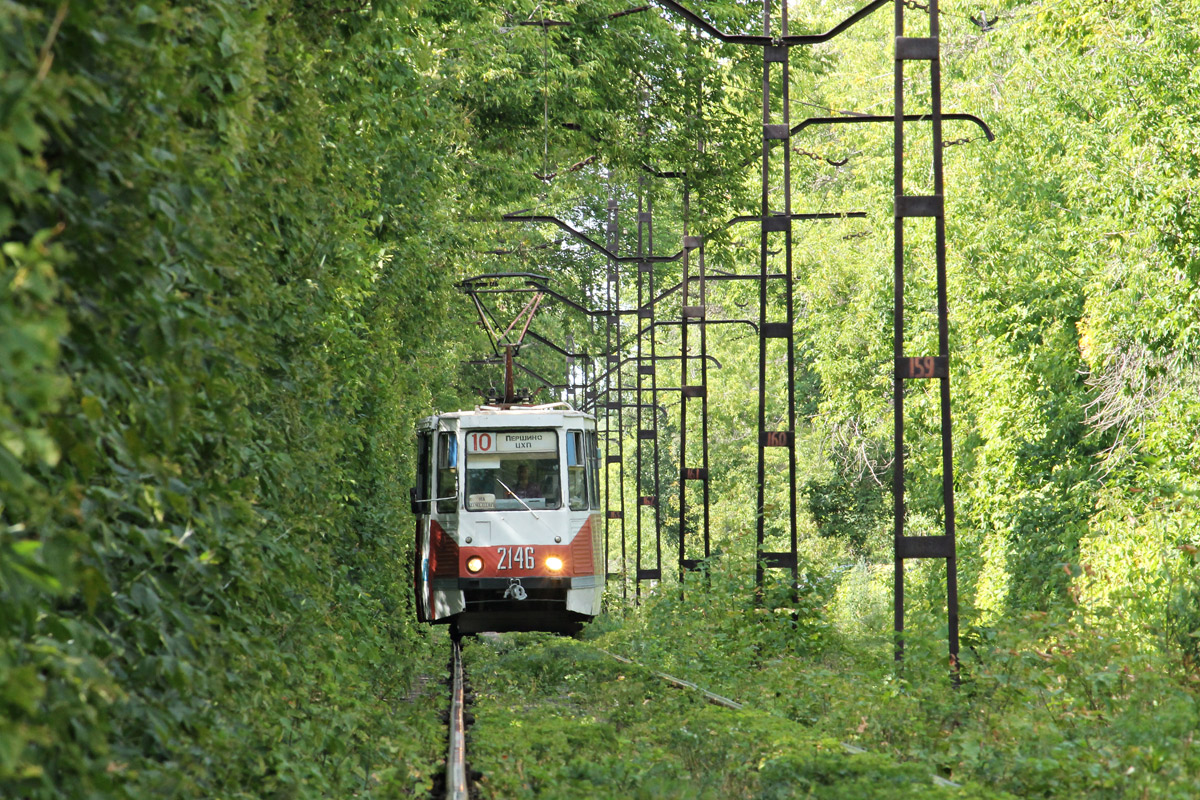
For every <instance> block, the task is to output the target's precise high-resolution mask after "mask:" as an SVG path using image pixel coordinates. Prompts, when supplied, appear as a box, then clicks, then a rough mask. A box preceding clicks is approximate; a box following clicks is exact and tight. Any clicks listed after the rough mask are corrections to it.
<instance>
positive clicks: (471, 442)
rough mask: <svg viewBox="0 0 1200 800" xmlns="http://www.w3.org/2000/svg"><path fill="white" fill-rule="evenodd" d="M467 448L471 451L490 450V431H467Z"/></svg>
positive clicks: (482, 451) (485, 451) (484, 451)
mask: <svg viewBox="0 0 1200 800" xmlns="http://www.w3.org/2000/svg"><path fill="white" fill-rule="evenodd" d="M467 449H468V450H470V451H471V452H472V453H487V452H490V451H491V449H492V435H491V434H490V433H468V434H467Z"/></svg>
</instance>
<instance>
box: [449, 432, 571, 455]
mask: <svg viewBox="0 0 1200 800" xmlns="http://www.w3.org/2000/svg"><path fill="white" fill-rule="evenodd" d="M557 449H558V438H557V437H556V436H555V434H554V431H471V432H470V433H468V434H467V452H469V453H553V452H555V451H556V450H557Z"/></svg>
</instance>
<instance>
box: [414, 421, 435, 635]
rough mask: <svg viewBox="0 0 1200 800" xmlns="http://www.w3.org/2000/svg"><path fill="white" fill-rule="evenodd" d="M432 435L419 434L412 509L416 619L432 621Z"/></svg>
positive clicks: (427, 433)
mask: <svg viewBox="0 0 1200 800" xmlns="http://www.w3.org/2000/svg"><path fill="white" fill-rule="evenodd" d="M432 445H433V434H432V433H430V432H423V433H421V434H419V435H418V436H417V485H416V486H415V487H413V490H412V512H413V515H414V516H415V517H416V518H417V530H416V539H415V541H414V542H413V556H412V557H413V601H414V602H413V608H414V609H416V612H417V622H428V621H429V515H430V512H431V511H432V509H431V508H430V505H431V503H430V501H431V500H432V493H431V492H430V489H431V487H432V480H431V479H432V477H433V475H432V473H433V463H432V459H431V457H430V454H431V451H432V449H433V447H432Z"/></svg>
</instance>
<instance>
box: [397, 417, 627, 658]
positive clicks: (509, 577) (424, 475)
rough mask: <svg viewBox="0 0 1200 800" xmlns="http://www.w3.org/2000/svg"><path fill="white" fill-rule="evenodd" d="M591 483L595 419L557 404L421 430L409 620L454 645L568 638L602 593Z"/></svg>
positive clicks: (440, 421) (424, 424) (596, 504)
mask: <svg viewBox="0 0 1200 800" xmlns="http://www.w3.org/2000/svg"><path fill="white" fill-rule="evenodd" d="M598 477H599V456H598V450H597V443H596V420H595V418H594V417H593V416H591V415H590V414H585V413H583V412H580V411H576V410H575V409H573V408H572V407H571V406H570V405H569V404H567V403H564V402H559V403H549V404H545V405H509V404H503V405H496V406H487V405H484V406H479V407H477V408H475V409H474V410H472V411H455V412H452V413H446V414H438V415H435V416H431V417H426V418H425V419H423V420H421V421H420V423H419V424H418V426H417V481H416V483H417V485H416V487H414V488H413V489H412V509H413V513H414V515H415V516H416V518H417V530H416V549H415V557H414V576H413V581H414V589H415V592H416V608H417V617H418V619H419V620H420V621H421V622H428V623H433V624H449V625H450V626H451V630H452V632H453V633H455V634H457V635H461V634H470V633H480V632H483V631H497V632H501V631H535V630H536V631H554V632H559V633H568V634H569V633H574V632H576V631H577V630H578V629H579V627H580V626H581V625H582V624H583V623H584V622H586V621H588V620H590V619H591V618H592V617H594V616H595V615H596V614H598V613H599V612H600V601H601V596H602V594H603V592H604V579H605V571H606V564H605V553H604V552H603V536H602V535H601V527H600V511H599V509H600V492H599V486H598Z"/></svg>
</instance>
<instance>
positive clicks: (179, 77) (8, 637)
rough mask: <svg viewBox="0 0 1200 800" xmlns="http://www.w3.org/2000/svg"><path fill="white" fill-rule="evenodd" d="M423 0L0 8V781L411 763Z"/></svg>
mask: <svg viewBox="0 0 1200 800" xmlns="http://www.w3.org/2000/svg"><path fill="white" fill-rule="evenodd" d="M297 5H300V4H297ZM293 10H298V11H300V12H301V13H298V14H294V13H293ZM416 10H417V7H416V6H413V7H408V6H405V5H403V4H399V3H396V4H381V5H380V7H379V8H369V7H366V6H364V7H363V9H362V10H361V11H356V12H353V13H351V12H350V11H348V10H347V9H344V8H342V7H341V6H339V5H337V4H329V5H328V7H325V8H320V7H318V6H317V4H311V3H310V4H303V8H302V9H300V8H298V9H293V4H292V3H289V2H279V3H271V4H259V6H258V7H256V8H252V9H251V8H247V7H246V6H245V4H242V3H237V2H224V0H212V1H211V2H205V3H202V4H200V5H198V6H197V5H194V6H192V7H189V8H181V7H175V6H174V5H173V4H171V3H168V2H147V3H142V4H139V5H137V6H136V7H129V8H125V7H117V6H113V7H111V8H107V7H105V8H98V7H88V8H83V7H76V6H75V5H70V4H62V5H61V6H60V5H59V4H57V3H41V4H39V3H28V4H15V3H5V4H4V6H3V8H2V9H0V37H2V38H3V39H4V48H3V52H4V55H3V58H4V59H5V61H4V69H3V74H4V79H3V80H4V85H3V89H2V91H3V92H4V96H5V103H4V106H5V109H6V115H5V116H4V118H3V122H2V125H0V175H2V176H3V180H4V183H5V186H6V189H7V191H6V193H5V201H4V205H3V207H2V208H0V234H2V235H3V241H4V244H3V248H2V252H3V257H2V258H3V260H2V261H0V285H2V286H3V287H4V293H3V295H0V321H2V322H3V323H4V330H5V334H4V337H3V340H2V341H0V371H2V373H3V374H2V377H3V387H4V388H3V390H2V392H3V394H2V395H0V425H2V426H3V428H2V434H0V496H2V497H3V506H2V507H0V515H2V518H3V519H2V523H3V525H2V527H0V556H2V557H0V605H2V606H3V608H4V614H3V615H0V637H2V638H0V641H2V642H3V646H2V649H0V715H3V718H4V720H5V724H4V726H3V732H2V733H0V785H3V786H4V787H5V789H4V794H5V795H9V794H12V795H13V796H22V797H31V798H33V797H61V796H72V797H91V796H95V797H101V796H145V795H147V794H165V795H171V796H204V797H211V796H226V797H234V796H280V797H294V796H325V795H328V794H331V793H335V792H338V793H345V792H348V791H356V792H375V791H387V792H390V793H407V792H414V791H415V792H417V793H423V792H424V791H426V790H427V787H428V786H429V785H430V770H431V766H430V765H431V764H432V762H433V761H434V760H435V759H436V756H435V754H434V751H433V749H432V748H433V745H434V742H435V739H436V735H437V734H436V732H435V728H434V726H435V725H436V721H435V719H434V718H433V717H432V715H431V714H430V712H428V711H421V710H420V709H419V708H418V707H416V706H410V705H408V704H406V703H405V695H406V694H407V692H408V686H409V682H410V681H411V680H412V678H413V675H414V673H415V671H416V670H418V669H421V668H422V667H421V665H420V663H419V662H418V661H417V660H415V659H414V657H413V654H414V653H417V654H419V653H420V652H421V651H422V648H423V644H422V642H423V639H422V637H421V636H420V634H419V633H418V632H416V631H414V630H413V629H412V628H411V627H410V624H409V620H410V604H411V600H410V598H409V592H408V587H407V580H406V576H407V574H408V572H407V570H406V569H405V568H404V567H403V566H402V565H403V564H404V562H405V560H406V559H407V558H408V557H409V554H408V549H409V541H410V535H408V534H407V533H406V531H407V530H409V526H410V525H411V522H410V518H409V517H408V515H407V511H406V508H405V505H406V503H405V498H404V489H403V487H404V486H407V484H408V482H409V478H408V477H407V475H406V473H407V472H408V471H409V470H410V467H408V466H407V465H408V463H409V459H410V452H409V450H410V446H411V445H410V442H409V439H410V431H411V423H412V420H413V418H414V417H415V416H417V415H418V414H420V413H424V412H425V409H427V408H428V406H429V405H430V404H431V401H432V398H431V396H430V394H429V392H428V390H426V389H424V388H423V387H424V384H425V381H424V373H425V371H427V370H429V369H430V368H437V369H441V368H442V365H443V364H445V363H447V362H449V361H451V360H452V359H453V358H454V352H453V349H452V348H451V349H448V350H447V349H445V348H439V349H436V350H435V349H434V342H436V340H437V338H438V337H437V335H436V331H437V329H438V326H439V325H440V324H441V322H442V317H441V316H440V315H438V314H437V313H436V309H437V306H438V304H439V303H441V302H442V300H443V299H444V298H445V296H446V295H447V293H448V292H449V283H450V281H451V279H452V278H453V277H454V275H453V273H452V272H450V271H448V270H446V269H444V266H445V262H443V261H442V259H441V258H439V257H438V256H436V255H434V253H436V251H437V248H438V247H439V246H440V245H441V242H439V240H438V237H437V236H436V235H434V234H427V233H423V232H422V231H423V230H424V229H423V228H421V227H419V226H417V225H415V224H413V219H414V216H413V214H412V213H411V212H406V211H405V209H406V208H411V207H412V206H414V205H416V204H417V203H418V202H419V200H420V199H421V198H424V197H427V196H430V195H432V194H433V193H436V192H439V191H441V192H443V193H445V192H444V190H443V189H442V188H441V187H443V186H444V183H445V182H446V181H448V180H449V178H450V171H449V170H446V169H442V168H440V167H438V166H437V164H438V159H437V157H436V156H435V155H434V154H433V153H434V149H435V148H436V147H437V146H439V143H438V142H435V141H432V140H428V139H426V140H425V141H424V143H422V144H419V145H418V144H415V143H413V142H412V140H411V136H412V134H413V132H414V131H415V130H417V129H423V128H426V127H428V124H429V123H428V119H429V116H430V114H431V110H430V107H429V105H428V104H427V103H426V102H424V101H423V100H422V99H420V98H419V97H418V91H417V88H418V87H419V86H420V85H421V84H422V81H423V80H424V78H423V76H422V70H423V69H424V68H425V67H426V66H427V63H424V62H422V58H423V57H424V53H423V51H421V50H420V48H418V47H415V46H416V45H418V44H419V42H420V35H419V32H418V31H416V30H415V29H414V28H413V27H412V26H411V25H410V24H409V22H410V21H411V16H410V12H415V11H416ZM402 52H411V53H413V55H412V57H411V58H409V57H397V55H396V54H397V53H402ZM384 53H388V54H389V55H388V56H387V57H386V58H384V57H383V55H382V54H384ZM384 62H386V66H387V69H376V68H375V67H378V66H380V65H383V64H384ZM360 66H361V67H362V71H361V72H360V71H359V67H360ZM368 75H369V76H370V77H369V80H368V78H367V77H366V76H368ZM368 84H369V85H368ZM364 119H382V120H385V122H384V123H381V124H380V125H378V126H367V125H364V124H362V120H364ZM392 143H398V144H397V146H393V145H392ZM401 145H402V146H401ZM398 174H406V180H404V181H403V182H401V181H398V180H396V179H395V178H394V176H396V175H398ZM421 219H422V221H423V222H425V223H429V220H430V217H429V216H428V215H427V214H425V213H423V214H422V216H421ZM431 229H432V230H436V229H437V225H436V224H434V225H432V226H431ZM431 266H432V267H433V268H431ZM437 267H443V268H442V269H438V268H437ZM446 397H451V398H452V395H447V396H446ZM367 731H370V734H369V735H368V734H367Z"/></svg>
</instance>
